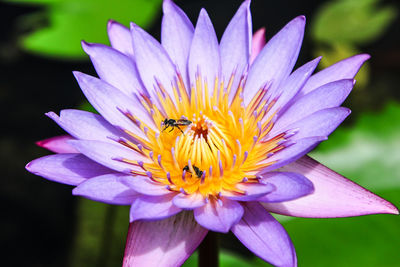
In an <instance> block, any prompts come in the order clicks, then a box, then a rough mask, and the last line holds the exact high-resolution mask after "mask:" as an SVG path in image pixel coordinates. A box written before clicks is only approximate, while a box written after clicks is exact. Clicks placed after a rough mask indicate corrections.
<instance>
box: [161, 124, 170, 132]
mask: <svg viewBox="0 0 400 267" xmlns="http://www.w3.org/2000/svg"><path fill="white" fill-rule="evenodd" d="M168 127H169V125H165V127H164V129H163V130H162V131H161V132H164V131H165V130H166V129H167V128H168Z"/></svg>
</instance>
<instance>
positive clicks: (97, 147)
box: [27, 0, 398, 266]
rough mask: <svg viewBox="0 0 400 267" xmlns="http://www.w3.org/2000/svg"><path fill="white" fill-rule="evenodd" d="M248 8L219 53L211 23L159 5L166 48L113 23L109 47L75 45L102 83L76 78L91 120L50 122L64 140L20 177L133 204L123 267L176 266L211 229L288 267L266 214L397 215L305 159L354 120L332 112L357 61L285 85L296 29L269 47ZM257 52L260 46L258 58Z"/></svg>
mask: <svg viewBox="0 0 400 267" xmlns="http://www.w3.org/2000/svg"><path fill="white" fill-rule="evenodd" d="M249 6H250V1H244V2H243V4H242V5H241V6H240V8H239V9H238V11H237V13H236V14H235V16H234V17H233V19H232V20H231V21H230V23H229V25H228V26H227V28H226V30H225V32H224V34H223V36H222V39H221V41H220V42H219V43H218V40H217V37H216V35H215V32H214V29H213V26H212V24H211V21H210V19H209V17H208V15H207V12H206V11H205V10H204V9H203V10H201V12H200V15H199V18H198V21H197V25H196V27H195V28H194V27H193V25H192V23H191V22H190V20H189V19H188V18H187V16H186V15H185V14H184V12H183V11H182V10H181V9H179V8H178V7H177V6H176V5H175V4H174V3H173V2H172V1H171V0H164V3H163V10H164V17H163V21H162V36H161V44H160V43H159V42H158V41H157V40H155V39H154V38H153V37H151V36H150V35H149V34H147V33H146V32H145V31H144V30H142V29H141V28H139V27H138V26H136V25H135V24H133V23H132V24H131V29H130V30H128V29H127V28H125V27H124V26H122V25H120V24H118V23H116V22H113V21H111V22H110V23H109V25H108V33H109V37H110V42H111V47H108V46H105V45H100V44H89V43H86V42H83V44H82V45H83V49H84V50H85V51H86V53H87V54H88V55H89V56H90V58H91V60H92V62H93V65H94V67H95V69H96V71H97V74H98V75H99V77H100V78H96V77H92V76H89V75H86V74H83V73H80V72H74V75H75V77H76V79H77V81H78V83H79V85H80V87H81V89H82V91H83V93H84V94H85V95H86V97H87V99H88V100H89V102H90V103H91V104H92V105H93V106H94V107H95V108H96V110H97V111H98V112H99V113H100V115H97V114H93V113H90V112H86V111H80V110H63V111H61V113H60V116H58V115H56V114H55V113H53V112H49V113H47V116H49V117H50V118H52V119H53V120H54V121H55V122H56V123H57V124H59V125H60V126H61V127H62V128H63V129H64V130H66V131H67V132H68V133H69V134H70V135H71V136H72V137H71V136H62V137H59V138H57V137H56V138H53V139H50V140H45V141H42V142H40V143H39V145H41V146H44V147H46V148H48V149H50V150H52V151H54V152H57V153H58V154H55V155H50V156H45V157H42V158H39V159H36V160H34V161H32V162H30V163H29V164H28V165H27V169H28V170H29V171H31V172H33V173H35V174H38V175H41V176H43V177H45V178H47V179H49V180H53V181H57V182H61V183H65V184H69V185H73V186H76V187H75V188H74V189H73V194H75V195H81V196H84V197H87V198H89V199H93V200H96V201H101V202H105V203H110V204H117V205H131V211H130V222H131V225H130V231H129V234H128V241H127V246H126V252H125V258H124V266H152V265H154V264H157V265H166V266H176V265H180V264H182V263H183V262H184V261H185V260H186V259H187V257H188V256H189V255H190V254H191V253H192V252H193V251H194V250H195V249H196V247H197V246H198V245H199V243H200V242H201V241H202V239H203V238H204V236H205V235H206V233H207V231H208V230H212V231H216V232H222V233H226V232H228V231H232V232H233V234H234V235H236V236H237V238H238V239H239V240H240V241H241V242H242V243H243V244H244V245H245V246H247V247H248V248H249V249H250V250H251V251H252V252H254V253H255V254H256V255H258V256H259V257H261V258H262V259H264V260H265V261H268V262H270V263H271V264H273V265H276V266H296V265H297V260H296V254H295V250H294V247H293V245H292V243H291V241H290V238H289V236H288V235H287V233H286V231H285V230H284V228H283V227H282V226H281V225H280V224H279V223H278V221H276V220H275V219H274V217H272V216H271V215H270V213H269V212H274V213H278V214H284V215H289V216H300V217H344V216H358V215H365V214H373V213H393V214H398V211H397V209H396V208H395V207H394V206H393V205H392V204H391V203H389V202H387V201H386V200H384V199H382V198H380V197H378V196H376V195H374V194H372V193H371V192H369V191H367V190H366V189H364V188H362V187H360V186H358V185H356V184H354V183H353V182H351V181H349V180H347V179H346V178H344V177H342V176H341V175H339V174H337V173H335V172H333V171H332V170H330V169H328V168H327V167H325V166H323V165H321V164H319V163H318V162H316V161H315V160H313V159H311V158H309V157H308V156H306V154H307V153H308V152H309V151H310V150H312V149H313V148H314V147H315V146H316V145H317V144H318V143H319V142H321V141H323V140H325V139H327V136H328V135H329V134H330V133H331V132H332V131H333V130H334V129H335V128H336V127H337V126H338V125H339V124H340V123H341V122H342V121H343V120H344V119H345V118H346V117H347V116H348V115H349V113H350V110H349V109H347V108H344V107H340V105H341V104H342V102H343V101H344V99H345V98H346V97H347V95H348V94H349V93H350V91H351V89H352V87H353V85H354V80H353V78H354V75H355V74H356V73H357V71H358V69H359V68H360V66H361V65H362V64H363V62H364V61H365V60H367V59H368V58H369V56H367V55H358V56H354V57H351V58H348V59H345V60H343V61H340V62H338V63H336V64H335V65H333V66H331V67H329V68H327V69H325V70H323V71H320V72H318V73H316V74H314V75H313V72H314V70H315V68H316V66H317V64H318V62H319V60H320V58H317V59H314V60H312V61H310V62H308V63H306V64H305V65H303V66H301V67H299V68H298V69H296V70H295V71H293V72H292V70H293V67H294V65H295V62H296V60H297V56H298V53H299V50H300V46H301V42H302V39H303V33H304V27H305V18H304V17H303V16H300V17H297V18H295V19H293V20H292V21H290V22H289V23H288V24H287V25H286V26H285V27H284V28H283V29H282V30H281V31H280V32H278V33H277V34H276V35H275V36H274V37H272V38H271V40H270V41H269V42H268V43H266V44H265V42H264V38H265V37H264V30H261V31H259V32H257V33H256V34H255V35H254V37H253V43H252V38H251V36H252V27H251V14H250V9H249ZM264 44H265V45H264Z"/></svg>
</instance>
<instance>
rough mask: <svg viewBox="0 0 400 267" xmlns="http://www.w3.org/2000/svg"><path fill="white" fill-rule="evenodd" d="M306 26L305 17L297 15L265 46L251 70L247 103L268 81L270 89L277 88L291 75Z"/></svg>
mask: <svg viewBox="0 0 400 267" xmlns="http://www.w3.org/2000/svg"><path fill="white" fill-rule="evenodd" d="M304 26H305V17H304V16H300V17H297V18H295V19H293V20H292V21H291V22H289V23H288V24H287V25H286V26H285V27H284V28H283V29H282V30H281V31H280V32H278V33H277V34H276V35H275V36H274V37H272V39H271V40H270V41H269V42H268V43H267V44H266V45H265V46H264V48H263V50H262V51H261V52H260V54H259V55H258V56H257V58H256V59H255V61H254V62H253V64H252V65H251V67H250V70H249V75H248V78H247V81H246V86H245V89H244V92H245V94H244V96H245V99H244V100H245V104H246V105H248V104H249V103H250V101H251V99H252V98H253V96H254V95H255V94H256V93H257V92H258V90H259V89H260V88H262V87H263V86H264V85H265V84H266V83H267V82H272V84H271V88H270V89H269V90H275V89H276V88H279V86H280V85H281V83H282V81H284V80H285V79H286V78H287V77H288V76H289V74H290V72H291V71H292V69H293V67H294V64H295V63H296V60H297V56H298V54H299V51H300V47H301V42H302V40H303V34H304Z"/></svg>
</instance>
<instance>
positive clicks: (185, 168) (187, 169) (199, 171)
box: [183, 165, 203, 178]
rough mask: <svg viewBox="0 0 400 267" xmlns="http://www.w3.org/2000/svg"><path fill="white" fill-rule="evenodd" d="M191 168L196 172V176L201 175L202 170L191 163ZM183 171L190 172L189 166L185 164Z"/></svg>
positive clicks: (199, 176)
mask: <svg viewBox="0 0 400 267" xmlns="http://www.w3.org/2000/svg"><path fill="white" fill-rule="evenodd" d="M193 170H194V172H195V173H196V176H197V177H198V178H201V176H202V175H203V171H202V170H200V169H199V168H198V167H196V166H194V165H193ZM183 171H187V172H190V169H189V166H188V165H186V166H185V167H184V168H183Z"/></svg>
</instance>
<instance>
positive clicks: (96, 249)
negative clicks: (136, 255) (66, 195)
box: [69, 198, 129, 267]
mask: <svg viewBox="0 0 400 267" xmlns="http://www.w3.org/2000/svg"><path fill="white" fill-rule="evenodd" d="M77 204H78V206H77V210H78V212H77V225H76V232H75V235H74V240H73V242H72V248H71V249H72V250H71V257H70V261H69V262H70V264H69V266H73V267H86V266H120V265H121V262H122V258H123V253H124V248H125V240H126V235H127V233H128V227H129V218H128V214H129V207H128V206H111V205H106V204H103V203H99V202H95V201H91V200H88V199H84V198H80V199H79V200H78V203H77Z"/></svg>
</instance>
